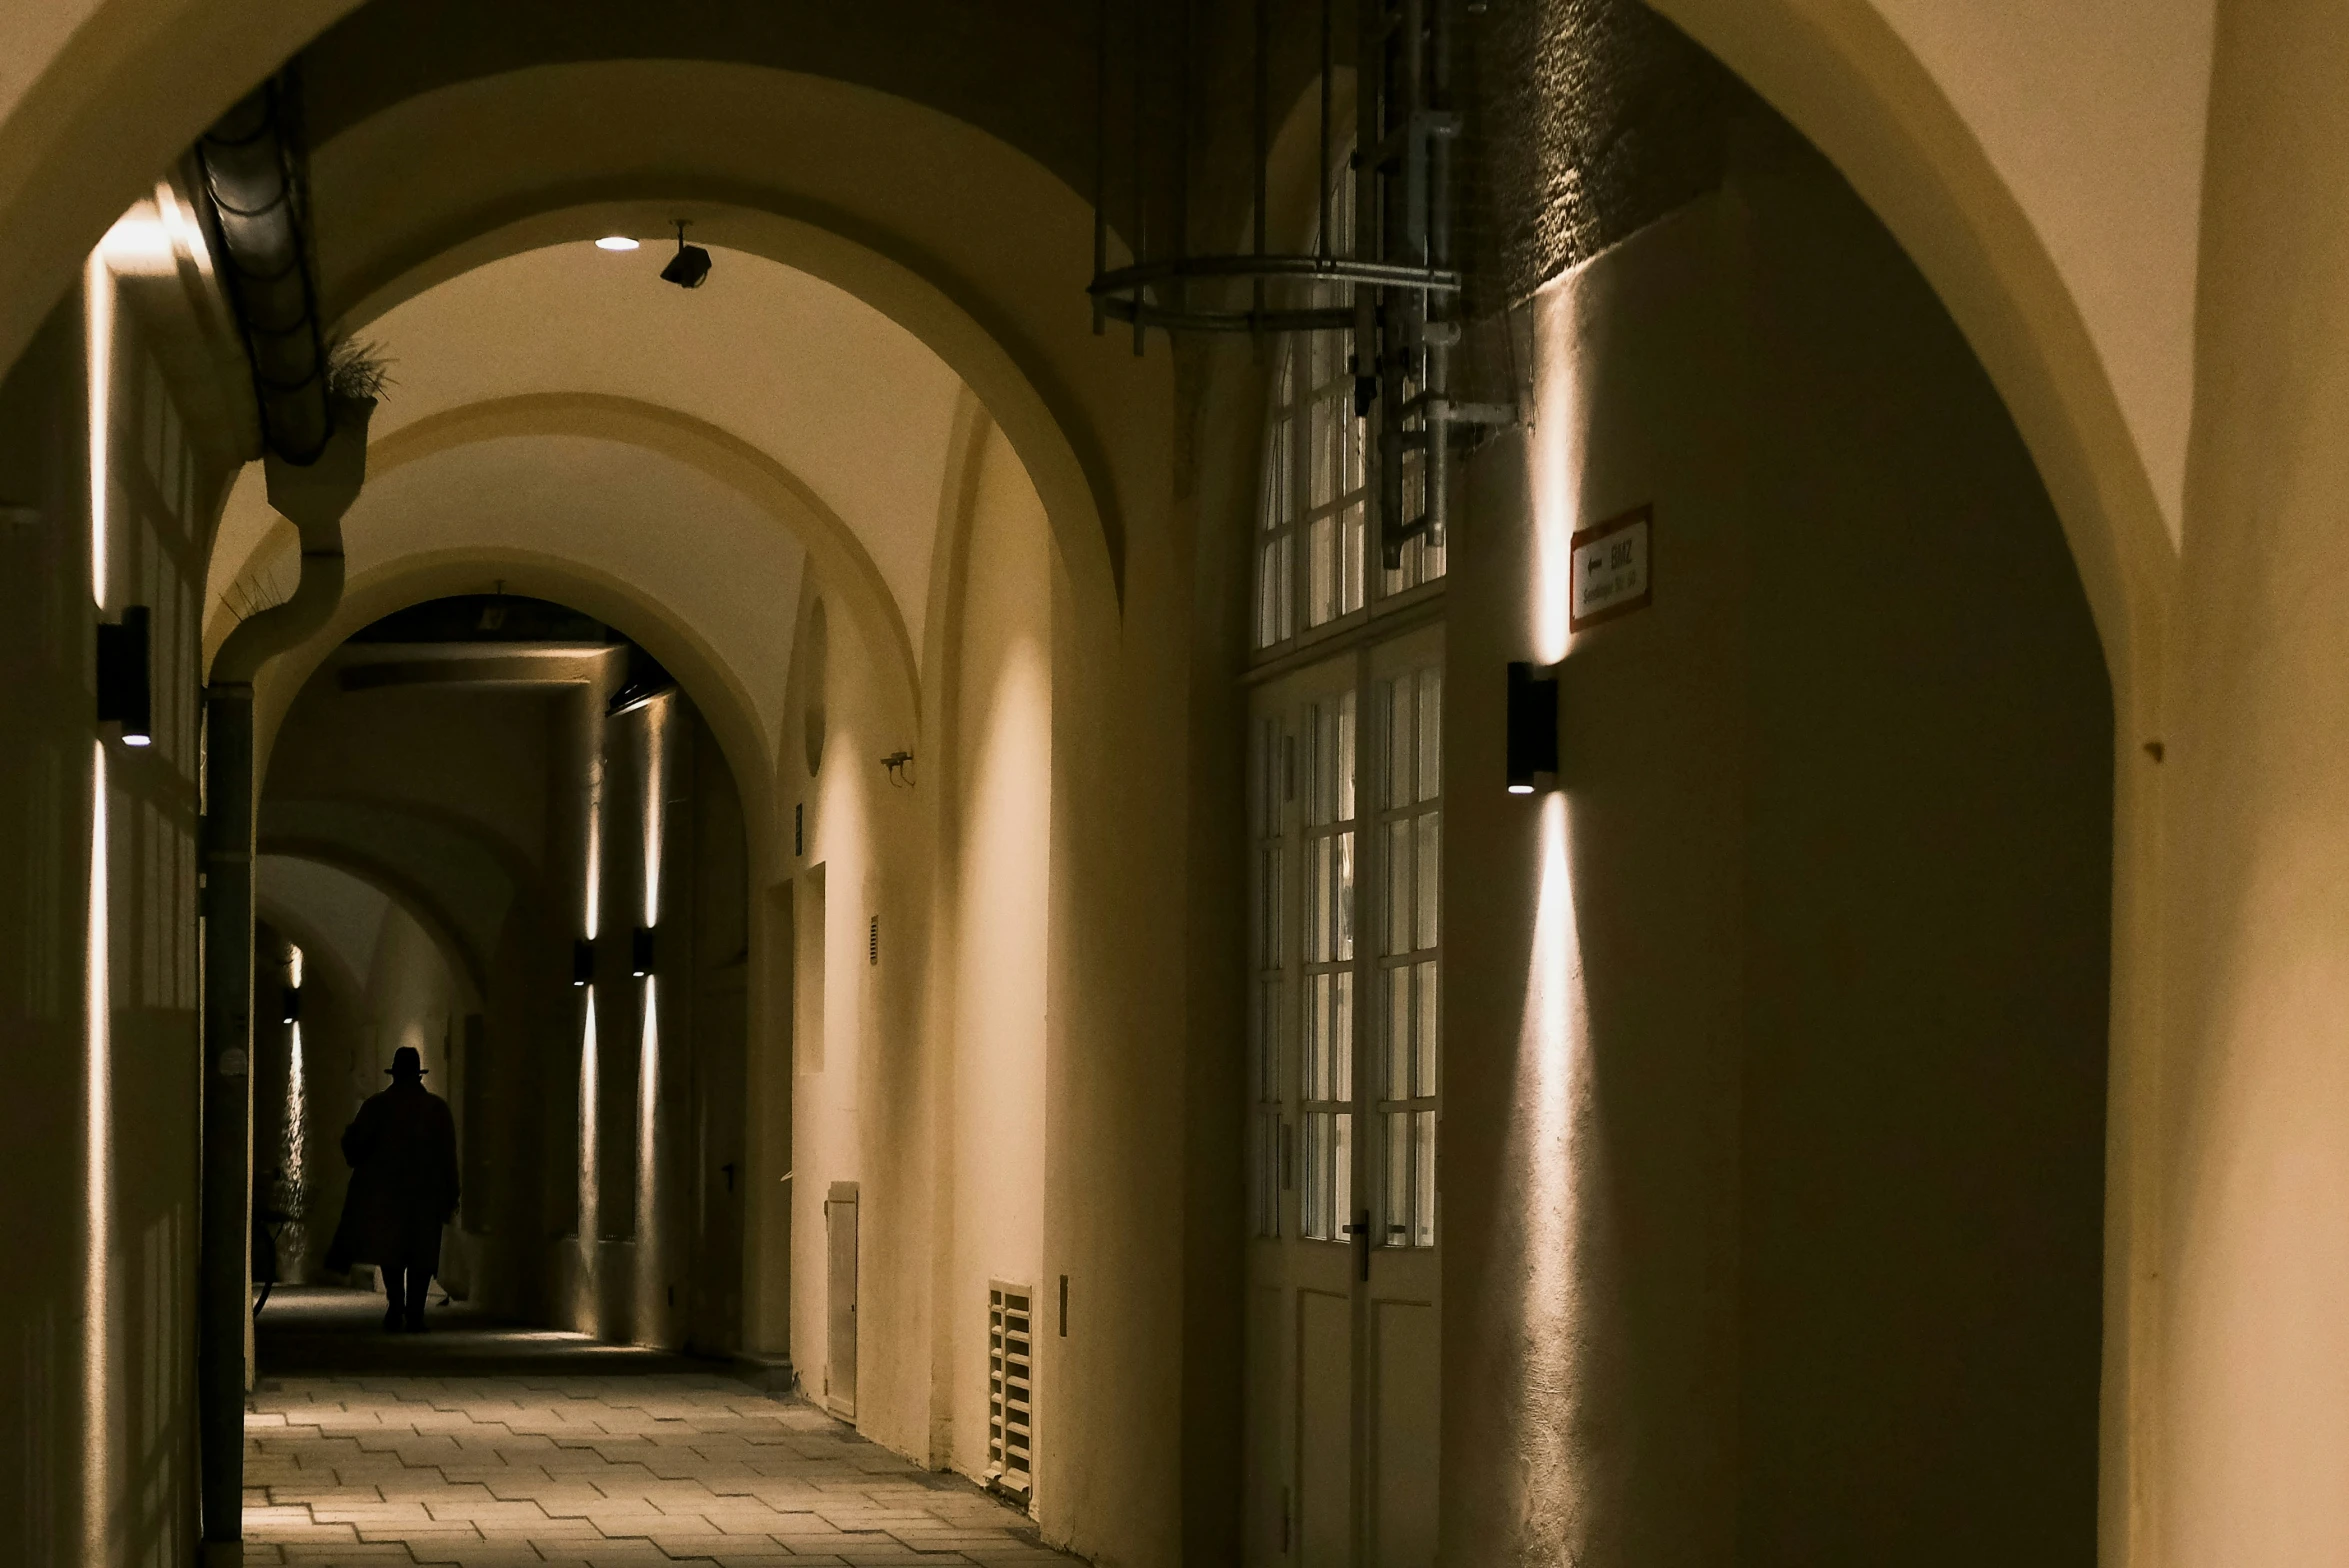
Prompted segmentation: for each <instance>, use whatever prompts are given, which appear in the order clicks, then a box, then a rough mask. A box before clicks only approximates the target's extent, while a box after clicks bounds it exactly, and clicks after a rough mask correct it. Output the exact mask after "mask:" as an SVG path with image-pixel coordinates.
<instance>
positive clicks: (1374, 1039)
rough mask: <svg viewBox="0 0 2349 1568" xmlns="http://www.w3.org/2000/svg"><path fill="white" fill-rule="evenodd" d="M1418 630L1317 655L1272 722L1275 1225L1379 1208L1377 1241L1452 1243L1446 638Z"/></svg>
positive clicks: (1265, 933) (1255, 808) (1267, 750)
mask: <svg viewBox="0 0 2349 1568" xmlns="http://www.w3.org/2000/svg"><path fill="white" fill-rule="evenodd" d="M1414 644H1415V651H1413V652H1411V653H1409V654H1403V653H1401V652H1399V651H1373V652H1372V653H1371V654H1370V656H1369V657H1368V659H1367V660H1364V659H1362V658H1361V656H1359V655H1348V656H1344V657H1343V658H1342V659H1341V660H1340V661H1333V662H1332V663H1331V664H1328V665H1322V666H1319V667H1317V668H1316V669H1315V670H1313V671H1309V672H1306V673H1304V674H1302V675H1300V676H1298V677H1296V681H1297V683H1298V685H1301V686H1303V687H1305V688H1306V689H1305V690H1303V691H1297V692H1296V695H1295V696H1293V697H1292V698H1291V699H1290V700H1289V701H1286V702H1277V701H1276V702H1260V703H1259V706H1258V712H1257V716H1256V717H1255V719H1254V720H1253V721H1252V724H1253V727H1252V730H1251V735H1250V745H1249V835H1250V841H1251V850H1250V855H1251V873H1250V883H1251V899H1252V904H1253V910H1252V915H1251V919H1250V922H1249V930H1250V935H1249V941H1250V964H1249V968H1250V985H1251V992H1250V1018H1249V1029H1248V1038H1249V1057H1248V1060H1249V1076H1250V1084H1249V1167H1250V1168H1249V1205H1250V1213H1251V1220H1252V1228H1253V1230H1254V1232H1255V1234H1256V1235H1258V1236H1263V1237H1267V1238H1272V1237H1279V1236H1283V1235H1289V1234H1294V1235H1296V1236H1298V1237H1300V1238H1302V1239H1304V1240H1307V1241H1329V1242H1339V1241H1346V1240H1349V1239H1350V1238H1351V1237H1352V1236H1353V1234H1354V1230H1353V1227H1355V1226H1356V1225H1361V1224H1365V1223H1367V1224H1368V1225H1369V1227H1370V1240H1371V1241H1372V1242H1373V1243H1374V1244H1377V1245H1381V1246H1386V1247H1406V1248H1409V1247H1432V1246H1434V1245H1435V1243H1436V1124H1437V1113H1438V1110H1439V1107H1440V1100H1439V1090H1438V1082H1437V1079H1438V1072H1439V1066H1438V1063H1439V1060H1440V1058H1441V1055H1442V1041H1441V1036H1440V1032H1439V1030H1440V1023H1439V1020H1440V1017H1441V1014H1442V992H1441V989H1440V987H1441V970H1442V941H1443V910H1442V885H1443V874H1442V867H1443V763H1442V757H1443V700H1444V694H1443V668H1442V662H1441V655H1440V654H1439V653H1437V652H1436V651H1435V650H1434V649H1433V648H1431V647H1429V646H1428V644H1427V642H1426V641H1425V640H1424V639H1414ZM1389 646H1390V649H1392V648H1394V646H1395V645H1389ZM1341 671H1342V672H1344V674H1345V675H1347V676H1352V677H1353V678H1352V679H1347V680H1345V683H1344V684H1342V685H1341V684H1339V683H1338V681H1337V680H1334V679H1333V678H1332V677H1333V676H1339V675H1340V672H1341ZM1341 678H1342V677H1341ZM1291 690H1292V691H1295V690H1296V688H1295V687H1292V688H1291ZM1292 1191H1293V1192H1294V1193H1295V1194H1296V1203H1297V1208H1296V1211H1295V1215H1294V1218H1293V1219H1292V1218H1291V1217H1290V1215H1289V1213H1288V1211H1287V1210H1286V1208H1285V1207H1284V1203H1285V1199H1286V1197H1287V1194H1288V1193H1290V1192H1292Z"/></svg>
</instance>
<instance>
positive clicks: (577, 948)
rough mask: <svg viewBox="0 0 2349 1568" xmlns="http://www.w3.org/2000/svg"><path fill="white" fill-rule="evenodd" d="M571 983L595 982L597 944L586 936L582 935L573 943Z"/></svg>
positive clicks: (587, 983) (590, 983)
mask: <svg viewBox="0 0 2349 1568" xmlns="http://www.w3.org/2000/svg"><path fill="white" fill-rule="evenodd" d="M571 983H572V984H573V985H592V984H594V983H595V944H594V943H593V942H591V941H589V940H588V939H587V938H586V937H581V938H580V939H579V940H578V941H576V942H573V943H572V944H571Z"/></svg>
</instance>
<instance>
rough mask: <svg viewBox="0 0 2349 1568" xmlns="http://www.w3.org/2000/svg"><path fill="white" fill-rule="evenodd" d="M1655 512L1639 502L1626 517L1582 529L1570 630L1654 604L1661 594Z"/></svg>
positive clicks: (1577, 537) (1575, 562)
mask: <svg viewBox="0 0 2349 1568" xmlns="http://www.w3.org/2000/svg"><path fill="white" fill-rule="evenodd" d="M1654 512H1655V508H1654V507H1652V506H1642V507H1636V508H1634V509H1633V510H1631V511H1628V512H1625V513H1624V514H1623V515H1622V516H1620V517H1611V518H1609V519H1608V520H1607V521H1605V522H1603V523H1599V524H1596V525H1594V526H1593V527H1589V528H1583V529H1578V530H1576V532H1575V535H1574V539H1573V541H1572V549H1573V572H1574V598H1573V602H1572V604H1571V605H1570V607H1569V610H1568V614H1567V621H1566V624H1567V629H1568V630H1570V631H1581V630H1582V629H1583V628H1584V627H1585V626H1596V625H1597V624H1598V623H1599V622H1601V621H1610V620H1613V619H1614V618H1615V617H1616V616H1618V615H1629V614H1630V613H1631V612H1632V611H1634V610H1644V609H1646V608H1647V607H1648V604H1649V602H1650V601H1651V600H1652V599H1653V598H1654V596H1655V574H1654V571H1653V566H1654V561H1653V559H1652V557H1651V555H1650V553H1649V544H1648V535H1649V532H1650V529H1649V525H1650V523H1651V522H1653V521H1654Z"/></svg>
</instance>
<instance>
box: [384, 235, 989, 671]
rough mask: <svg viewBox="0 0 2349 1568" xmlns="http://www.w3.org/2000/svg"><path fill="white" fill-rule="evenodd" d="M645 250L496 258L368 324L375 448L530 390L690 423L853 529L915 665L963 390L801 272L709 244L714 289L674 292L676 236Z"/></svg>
mask: <svg viewBox="0 0 2349 1568" xmlns="http://www.w3.org/2000/svg"><path fill="white" fill-rule="evenodd" d="M643 239H644V246H643V248H642V249H641V250H635V251H623V252H611V251H603V250H598V249H596V248H595V247H594V246H593V245H581V244H570V245H552V246H547V247H545V248H543V249H540V250H534V251H528V252H525V253H523V254H521V255H518V256H509V257H506V258H504V259H502V260H498V261H493V262H490V263H488V264H487V265H485V266H482V267H478V268H475V269H474V270H473V271H471V272H468V273H465V274H463V275H461V276H459V277H456V278H452V279H450V280H449V281H447V282H445V283H442V284H440V285H438V286H437V287H434V288H432V289H429V290H427V291H425V292H424V293H423V294H421V295H418V296H417V297H416V298H414V299H410V300H408V301H406V302H404V303H402V304H400V305H397V306H394V307H393V308H392V309H391V310H390V311H389V312H388V313H387V314H385V315H384V316H383V317H382V318H381V319H379V320H377V321H375V322H373V323H371V324H369V325H367V326H366V327H364V328H363V329H362V335H363V336H364V337H366V338H367V339H369V340H371V341H374V342H376V343H378V344H380V345H381V347H382V349H383V352H384V353H385V355H387V356H388V357H389V358H390V359H391V360H392V361H393V367H392V375H393V378H394V381H395V383H396V384H395V386H394V387H393V390H392V395H391V396H390V397H389V398H387V399H386V400H385V403H384V405H383V407H382V409H381V410H379V411H378V413H377V415H376V423H375V428H374V430H373V432H372V435H373V437H374V438H375V439H377V440H381V439H382V438H384V437H386V436H389V435H392V434H394V433H396V432H397V431H398V430H400V429H401V428H403V427H404V426H407V425H410V424H413V423H415V422H417V421H418V420H421V419H425V418H428V417H430V416H432V415H434V414H437V413H441V412H443V411H445V410H448V409H453V408H457V407H461V406H464V405H467V404H473V403H481V402H486V401H488V400H490V399H493V398H505V397H514V396H518V395H522V394H526V393H534V392H582V391H591V392H607V393H613V394H617V395H620V396H624V397H632V398H636V399H640V400H642V401H644V402H648V403H652V404H656V405H658V406H660V407H664V408H669V409H674V410H677V411H678V412H681V413H686V414H691V415H693V416H695V417H696V418H699V419H701V420H704V421H706V422H707V423H709V424H711V425H714V426H716V427H717V428H718V429H720V430H724V431H726V432H728V433H729V434H732V435H735V436H738V437H740V438H741V439H743V440H745V441H747V442H749V443H750V444H751V445H752V446H754V447H757V448H758V449H759V450H761V451H763V452H765V453H766V454H767V455H768V456H770V457H772V458H774V459H775V460H776V461H777V462H779V463H781V464H782V465H783V466H784V467H785V468H787V469H789V470H791V472H792V473H794V474H796V475H797V476H798V477H799V478H800V480H801V481H802V482H804V483H805V484H806V485H807V486H808V488H809V489H811V490H813V491H814V492H815V493H816V495H817V497H818V498H819V499H821V500H822V501H823V502H824V503H825V505H827V506H828V507H829V508H830V509H831V510H832V511H833V512H834V513H836V514H838V516H839V517H840V518H841V519H842V520H843V521H845V522H846V523H847V524H848V525H849V527H850V528H851V529H852V530H853V531H854V532H855V534H856V536H857V539H858V540H859V542H860V543H862V544H863V546H864V548H865V550H866V553H867V554H869V555H870V556H871V557H872V559H873V562H874V564H875V566H877V567H878V568H879V569H880V572H881V575H882V577H883V579H884V580H885V581H886V582H887V583H888V584H889V588H890V592H891V594H892V596H893V597H894V598H895V599H896V600H897V606H898V614H899V616H900V617H901V618H902V619H903V620H904V621H905V623H906V629H907V634H908V635H909V636H910V637H912V638H914V639H915V648H916V652H917V655H918V653H919V647H920V643H919V638H920V626H921V621H922V616H923V611H924V609H925V608H926V606H927V589H928V580H927V579H928V569H929V561H930V546H931V541H932V539H933V537H934V536H935V534H936V531H937V524H938V495H939V488H940V486H941V484H942V483H943V481H944V475H945V464H946V442H947V434H948V427H949V424H950V422H951V420H952V417H953V412H954V400H955V396H956V394H957V393H958V392H959V391H960V390H961V382H960V380H959V379H958V378H957V377H956V376H955V374H954V372H953V371H952V370H950V369H948V368H947V366H946V364H945V362H944V361H942V360H941V359H939V358H938V356H937V355H936V354H934V353H932V352H931V351H930V350H929V349H928V348H927V347H926V346H924V345H923V344H922V343H921V341H920V340H919V339H917V338H915V337H914V335H913V334H912V333H910V332H908V331H906V330H905V329H904V328H902V327H900V326H898V325H897V324H896V323H895V322H893V321H891V320H889V318H888V317H886V316H884V315H882V314H881V313H880V312H879V311H877V310H874V309H873V308H872V307H871V306H869V305H866V304H865V303H863V302H862V301H860V300H858V299H856V298H854V297H853V296H851V295H849V294H847V293H844V292H843V291H841V290H840V289H837V288H834V287H833V286H832V285H830V284H828V283H823V282H820V281H818V280H817V279H815V278H812V277H810V276H808V275H807V274H806V273H804V272H799V271H796V270H794V269H792V268H790V267H785V266H781V265H779V264H777V263H775V262H772V261H768V260H766V259H765V258H764V257H760V256H753V255H748V254H745V253H743V252H740V251H735V250H728V249H723V248H714V247H713V248H712V255H713V257H714V260H715V265H714V266H713V267H712V268H711V271H710V275H709V279H708V281H707V282H705V283H704V284H703V285H702V286H701V287H700V288H697V289H681V288H678V287H676V286H674V285H672V284H668V283H664V282H662V281H661V279H660V270H661V266H662V264H663V263H664V262H665V261H667V260H668V257H669V254H670V252H671V251H672V250H673V249H674V242H673V241H672V240H665V239H664V238H663V237H661V236H657V235H650V234H648V235H645V236H643ZM672 542H673V543H675V544H678V545H682V544H684V543H685V541H684V540H682V539H678V540H674V541H672Z"/></svg>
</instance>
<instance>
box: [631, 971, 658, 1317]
mask: <svg viewBox="0 0 2349 1568" xmlns="http://www.w3.org/2000/svg"><path fill="white" fill-rule="evenodd" d="M658 985H659V982H658V981H656V980H654V979H652V978H651V977H649V976H648V977H646V979H645V982H644V1034H643V1036H642V1037H641V1038H640V1039H639V1041H638V1042H637V1056H636V1235H637V1245H638V1246H639V1247H640V1248H642V1249H644V1250H645V1251H646V1252H647V1253H650V1252H651V1250H652V1249H653V1248H655V1247H657V1246H659V1245H660V1226H659V1224H658V1223H657V1220H658V1216H657V1215H656V1214H655V1213H654V1207H653V1201H654V1188H655V1184H654V1174H655V1166H654V1162H653V1126H654V1122H655V1120H656V1117H655V1114H654V1112H655V1109H656V1108H657V1107H658V1105H659V1104H660V1096H661V1009H660V995H659V991H658V989H657V987H658ZM647 1262H649V1259H648V1260H640V1265H639V1266H640V1267H644V1266H645V1264H646V1263H647ZM659 1272H660V1271H659V1269H658V1267H657V1265H656V1266H652V1267H646V1268H645V1275H644V1277H646V1278H657V1277H658V1275H659Z"/></svg>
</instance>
